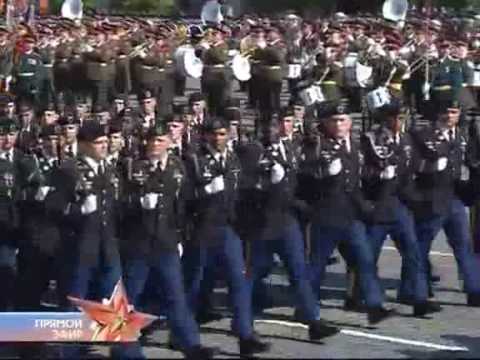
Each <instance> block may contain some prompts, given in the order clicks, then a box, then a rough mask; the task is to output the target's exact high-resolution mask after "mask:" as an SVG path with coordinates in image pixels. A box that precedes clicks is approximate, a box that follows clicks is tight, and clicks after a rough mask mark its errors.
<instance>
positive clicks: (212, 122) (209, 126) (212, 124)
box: [203, 117, 230, 132]
mask: <svg viewBox="0 0 480 360" xmlns="http://www.w3.org/2000/svg"><path fill="white" fill-rule="evenodd" d="M229 127H230V124H229V123H228V121H227V120H226V119H225V118H222V117H211V118H208V119H205V122H204V124H203V131H204V132H213V131H215V130H219V129H228V128H229Z"/></svg>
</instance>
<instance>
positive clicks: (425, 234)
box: [413, 93, 480, 307]
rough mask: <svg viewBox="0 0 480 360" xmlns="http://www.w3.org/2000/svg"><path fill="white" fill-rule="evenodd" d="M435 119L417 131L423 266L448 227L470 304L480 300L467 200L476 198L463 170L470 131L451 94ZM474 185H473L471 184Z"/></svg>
mask: <svg viewBox="0 0 480 360" xmlns="http://www.w3.org/2000/svg"><path fill="white" fill-rule="evenodd" d="M436 107H437V111H438V117H437V121H436V123H435V124H432V125H430V126H428V127H427V128H425V129H423V130H420V131H418V132H416V133H414V136H413V140H414V143H413V144H414V149H415V152H416V153H417V154H418V159H416V161H415V174H416V179H415V185H416V187H417V190H418V191H419V193H420V199H419V201H417V202H416V203H414V206H413V210H414V214H415V220H416V234H417V239H418V244H419V247H420V256H421V261H422V262H423V266H425V268H426V269H427V270H428V271H430V267H429V264H428V254H429V252H430V248H431V245H432V242H433V240H434V238H435V237H436V235H437V234H438V232H439V231H440V230H441V229H444V231H445V234H446V235H447V238H448V241H449V244H451V246H452V249H453V254H454V255H455V259H456V260H457V263H458V266H459V272H460V273H461V274H462V275H463V276H464V280H465V282H464V286H465V292H466V293H467V304H468V305H469V306H473V307H478V306H480V279H478V276H479V274H480V272H479V268H478V267H479V264H478V262H477V260H476V258H475V256H474V254H473V252H472V249H471V240H470V230H469V223H468V216H467V213H466V210H465V203H464V201H466V202H467V203H469V202H470V201H471V200H472V197H473V195H474V193H472V189H471V186H470V184H469V182H468V179H466V176H465V165H466V162H465V160H466V151H467V146H468V144H469V139H468V137H467V136H466V135H465V134H464V131H463V130H461V128H459V127H458V122H459V118H460V111H461V110H460V108H459V104H458V102H457V101H456V100H453V96H452V94H451V93H450V99H447V100H446V101H443V102H437V103H436ZM472 186H475V185H473V184H472Z"/></svg>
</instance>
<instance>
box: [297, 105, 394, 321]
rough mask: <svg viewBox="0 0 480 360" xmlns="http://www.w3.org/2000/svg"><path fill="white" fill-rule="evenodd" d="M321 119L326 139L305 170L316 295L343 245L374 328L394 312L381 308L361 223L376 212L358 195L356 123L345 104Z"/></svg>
mask: <svg viewBox="0 0 480 360" xmlns="http://www.w3.org/2000/svg"><path fill="white" fill-rule="evenodd" d="M320 118H321V119H323V121H324V130H325V137H322V139H321V141H320V148H318V147H316V149H317V150H315V153H314V154H313V155H310V156H309V157H308V164H304V165H303V170H302V171H303V172H304V176H305V175H306V174H309V176H310V181H311V186H310V188H309V189H306V192H307V194H306V195H304V196H305V198H307V199H312V200H313V210H312V220H311V221H312V224H311V229H310V239H311V240H310V241H311V258H310V264H311V266H312V286H313V290H314V291H317V292H318V291H319V289H320V285H321V283H322V280H323V277H324V273H325V267H326V265H327V261H328V259H329V257H330V255H331V254H332V252H333V250H334V249H335V248H336V247H337V245H338V243H339V242H340V241H345V242H346V244H347V246H348V249H349V251H348V253H349V258H347V259H346V260H347V262H349V263H350V264H351V265H354V266H355V267H356V268H357V269H358V272H359V274H360V288H361V292H362V295H363V296H364V298H365V301H366V306H367V314H368V320H369V322H370V323H371V324H376V323H378V322H380V321H382V320H384V319H385V318H387V317H389V316H390V315H391V311H390V310H387V309H385V308H383V306H382V303H383V295H382V291H381V288H380V283H379V280H378V278H377V276H376V271H375V262H374V258H373V251H372V249H371V247H370V244H369V243H368V239H367V235H366V229H365V225H364V223H363V220H365V219H366V218H367V217H368V216H369V215H370V214H371V213H372V211H373V206H372V205H371V204H370V203H368V202H366V201H365V200H364V199H363V197H362V194H361V190H360V168H361V161H362V160H361V157H360V153H359V150H360V149H359V146H358V145H357V144H356V143H355V142H354V141H353V139H352V138H351V133H350V131H351V126H352V120H351V119H350V117H349V115H348V107H347V106H346V105H345V104H343V103H341V102H326V103H324V104H323V105H322V109H321V113H320Z"/></svg>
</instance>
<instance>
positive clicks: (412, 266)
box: [367, 202, 428, 302]
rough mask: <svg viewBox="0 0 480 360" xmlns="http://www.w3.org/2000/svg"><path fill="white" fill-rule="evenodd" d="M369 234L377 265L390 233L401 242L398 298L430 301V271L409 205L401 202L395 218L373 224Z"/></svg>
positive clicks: (399, 244)
mask: <svg viewBox="0 0 480 360" xmlns="http://www.w3.org/2000/svg"><path fill="white" fill-rule="evenodd" d="M367 234H368V237H369V240H370V243H371V245H372V248H373V256H374V259H375V264H377V263H378V258H379V257H380V253H381V251H382V246H383V243H384V242H385V239H386V237H387V235H388V234H390V235H391V236H392V239H393V240H394V241H395V242H396V244H397V248H398V249H399V251H400V254H401V256H402V271H401V283H400V288H399V290H398V293H397V298H399V299H408V300H413V301H414V302H425V301H427V298H428V282H427V271H426V268H425V267H424V264H423V262H422V260H421V256H420V248H419V245H418V242H417V235H416V233H415V222H414V220H413V216H412V214H411V213H410V211H409V210H408V208H407V207H406V206H405V205H403V204H402V203H400V202H398V206H396V208H395V221H394V222H391V223H388V224H376V225H372V226H369V227H368V228H367Z"/></svg>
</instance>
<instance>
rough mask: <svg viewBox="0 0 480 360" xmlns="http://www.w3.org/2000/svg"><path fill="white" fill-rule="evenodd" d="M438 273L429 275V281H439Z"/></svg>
mask: <svg viewBox="0 0 480 360" xmlns="http://www.w3.org/2000/svg"><path fill="white" fill-rule="evenodd" d="M440 280H441V279H440V275H436V274H432V275H430V281H431V282H433V283H438V282H440Z"/></svg>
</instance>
